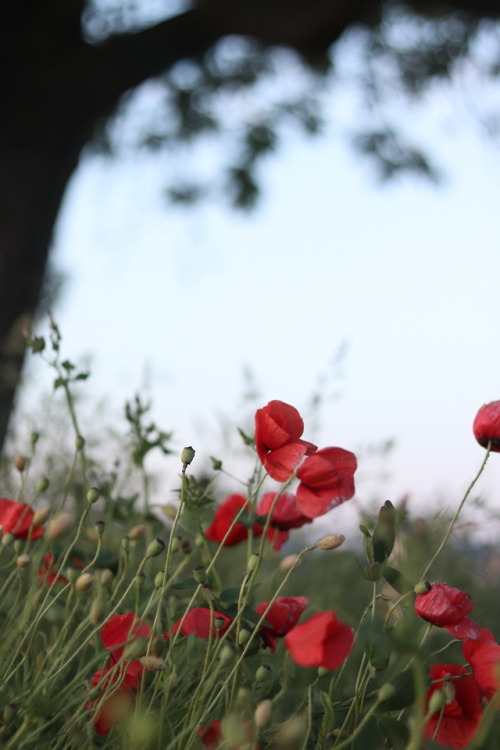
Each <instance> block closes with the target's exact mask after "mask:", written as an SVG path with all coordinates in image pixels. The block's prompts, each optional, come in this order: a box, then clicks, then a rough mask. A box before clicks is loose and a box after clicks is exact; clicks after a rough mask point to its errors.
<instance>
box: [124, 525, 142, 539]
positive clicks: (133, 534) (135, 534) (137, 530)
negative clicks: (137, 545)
mask: <svg viewBox="0 0 500 750" xmlns="http://www.w3.org/2000/svg"><path fill="white" fill-rule="evenodd" d="M145 533H146V527H145V525H144V524H143V523H141V524H139V525H138V526H133V527H132V528H131V529H130V531H129V532H128V534H127V536H128V538H129V539H132V540H133V541H135V540H136V539H142V538H143V536H144V534H145Z"/></svg>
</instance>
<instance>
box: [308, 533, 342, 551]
mask: <svg viewBox="0 0 500 750" xmlns="http://www.w3.org/2000/svg"><path fill="white" fill-rule="evenodd" d="M344 542H345V536H344V535H343V534H327V535H326V536H323V537H321V539H319V540H318V541H317V542H316V544H315V547H316V548H317V549H324V550H330V549H337V547H340V546H341V545H342V544H344Z"/></svg>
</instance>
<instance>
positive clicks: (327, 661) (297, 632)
mask: <svg viewBox="0 0 500 750" xmlns="http://www.w3.org/2000/svg"><path fill="white" fill-rule="evenodd" d="M353 643H354V631H353V630H352V628H350V627H349V625H346V624H345V623H343V622H339V620H337V617H336V615H335V612H318V613H317V614H316V615H313V617H311V618H310V619H309V620H306V622H304V623H302V624H301V625H296V626H295V627H294V628H292V630H290V632H289V633H287V635H286V636H285V644H286V647H287V649H288V650H289V651H290V654H291V656H292V659H293V660H294V661H295V662H296V663H297V664H299V665H300V666H301V667H324V668H325V669H337V667H339V666H340V665H341V664H342V663H343V662H344V661H345V660H346V659H347V657H348V656H349V654H350V652H351V648H352V645H353Z"/></svg>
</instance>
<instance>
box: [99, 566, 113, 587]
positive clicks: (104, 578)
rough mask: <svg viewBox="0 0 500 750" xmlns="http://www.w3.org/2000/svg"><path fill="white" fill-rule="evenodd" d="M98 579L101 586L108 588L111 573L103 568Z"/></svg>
mask: <svg viewBox="0 0 500 750" xmlns="http://www.w3.org/2000/svg"><path fill="white" fill-rule="evenodd" d="M99 578H100V581H101V583H102V585H103V586H108V585H109V584H110V583H111V581H112V580H113V578H114V575H113V571H112V570H110V569H109V568H104V570H101V575H100V577H99Z"/></svg>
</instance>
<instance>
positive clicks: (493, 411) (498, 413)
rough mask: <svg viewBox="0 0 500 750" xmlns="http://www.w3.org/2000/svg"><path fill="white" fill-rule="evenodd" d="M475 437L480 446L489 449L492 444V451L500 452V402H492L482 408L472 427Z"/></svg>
mask: <svg viewBox="0 0 500 750" xmlns="http://www.w3.org/2000/svg"><path fill="white" fill-rule="evenodd" d="M472 430H473V432H474V437H475V438H476V440H477V442H478V443H479V445H482V446H483V448H487V447H488V444H489V443H491V450H492V451H494V452H496V453H498V452H499V451H500V401H491V402H490V403H489V404H484V406H481V408H480V409H479V411H478V413H477V414H476V417H475V419H474V423H473V425H472Z"/></svg>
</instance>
